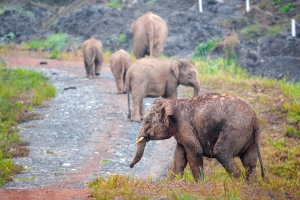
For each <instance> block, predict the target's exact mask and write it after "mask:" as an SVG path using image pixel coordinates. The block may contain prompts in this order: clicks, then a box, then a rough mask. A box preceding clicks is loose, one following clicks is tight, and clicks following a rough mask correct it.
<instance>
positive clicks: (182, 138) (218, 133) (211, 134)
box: [130, 93, 265, 180]
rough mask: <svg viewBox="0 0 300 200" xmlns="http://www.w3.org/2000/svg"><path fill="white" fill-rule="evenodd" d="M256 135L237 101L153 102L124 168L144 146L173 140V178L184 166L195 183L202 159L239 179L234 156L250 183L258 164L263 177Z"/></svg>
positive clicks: (214, 97)
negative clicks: (212, 161)
mask: <svg viewBox="0 0 300 200" xmlns="http://www.w3.org/2000/svg"><path fill="white" fill-rule="evenodd" d="M259 135H260V127H259V121H258V118H257V115H256V113H255V111H254V110H253V109H252V108H251V107H250V106H249V105H248V104H247V103H246V102H245V101H244V100H243V99H241V98H238V97H234V96H231V95H220V94H216V93H211V94H205V95H202V96H199V97H196V98H194V99H158V100H156V101H155V102H154V103H153V104H152V105H151V107H150V109H149V111H148V113H147V115H146V116H145V119H144V122H143V124H142V127H141V129H140V132H139V135H138V141H137V144H138V145H137V151H136V155H135V158H134V160H133V161H132V162H131V164H130V167H131V168H132V167H133V166H134V165H135V164H136V163H137V162H139V161H140V159H141V158H142V156H143V153H144V148H145V146H146V142H148V141H150V140H164V139H168V138H170V137H172V136H174V138H175V139H176V141H177V146H176V149H175V152H174V165H173V169H172V171H173V173H174V174H182V173H183V171H184V168H185V167H186V166H187V163H188V164H189V166H190V168H191V171H192V174H193V177H194V179H195V180H199V178H200V177H201V171H202V170H203V156H205V157H209V158H216V159H217V160H218V161H219V162H220V163H221V164H222V166H223V167H224V168H225V169H226V171H227V172H228V173H229V174H231V175H233V176H234V177H239V176H240V175H241V172H240V169H239V168H238V166H237V164H236V162H235V161H234V157H239V158H240V159H241V161H242V164H243V166H244V167H245V168H246V169H247V172H246V178H247V179H251V180H252V179H253V178H254V179H255V178H256V164H257V160H258V159H259V161H260V165H261V175H262V177H265V173H264V167H263V162H262V156H261V151H260V143H259ZM173 173H172V174H173Z"/></svg>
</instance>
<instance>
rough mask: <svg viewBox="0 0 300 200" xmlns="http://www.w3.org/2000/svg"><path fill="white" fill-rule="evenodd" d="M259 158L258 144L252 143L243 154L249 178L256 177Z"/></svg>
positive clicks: (243, 161) (247, 177)
mask: <svg viewBox="0 0 300 200" xmlns="http://www.w3.org/2000/svg"><path fill="white" fill-rule="evenodd" d="M257 160H258V155H257V147H256V144H255V143H254V144H252V145H251V146H250V147H249V148H248V149H247V150H246V151H245V152H244V154H243V155H242V156H241V161H242V164H243V166H244V167H245V169H246V170H247V171H246V179H247V180H251V179H253V180H255V179H256V164H257Z"/></svg>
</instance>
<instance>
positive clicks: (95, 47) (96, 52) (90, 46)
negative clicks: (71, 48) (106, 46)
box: [82, 38, 103, 78]
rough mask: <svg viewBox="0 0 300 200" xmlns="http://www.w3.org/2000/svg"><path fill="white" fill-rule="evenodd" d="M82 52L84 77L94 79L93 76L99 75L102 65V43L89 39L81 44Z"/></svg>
mask: <svg viewBox="0 0 300 200" xmlns="http://www.w3.org/2000/svg"><path fill="white" fill-rule="evenodd" d="M82 51H83V58H84V66H85V70H86V77H87V78H90V77H92V78H94V77H95V75H100V70H101V68H102V64H103V52H102V43H101V42H100V41H99V40H97V39H95V38H90V39H88V40H86V41H85V42H84V43H83V45H82Z"/></svg>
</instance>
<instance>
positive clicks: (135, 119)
mask: <svg viewBox="0 0 300 200" xmlns="http://www.w3.org/2000/svg"><path fill="white" fill-rule="evenodd" d="M131 121H133V122H140V121H141V118H140V117H131Z"/></svg>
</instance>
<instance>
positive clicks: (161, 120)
mask: <svg viewBox="0 0 300 200" xmlns="http://www.w3.org/2000/svg"><path fill="white" fill-rule="evenodd" d="M172 114H173V108H172V104H171V103H170V101H167V100H166V99H157V100H156V101H155V102H154V103H153V104H152V105H151V107H150V108H149V111H148V113H147V114H146V115H145V118H144V121H143V124H142V127H141V129H140V132H139V135H138V141H137V142H136V144H137V150H136V154H135V157H134V159H133V161H132V162H131V164H130V167H131V168H133V166H134V165H135V164H136V163H138V162H139V161H140V160H141V158H142V157H143V154H144V149H145V147H146V142H149V141H150V140H164V139H168V138H170V137H172V136H173V131H174V130H172V129H171V128H170V127H169V119H168V118H169V116H170V115H172Z"/></svg>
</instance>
